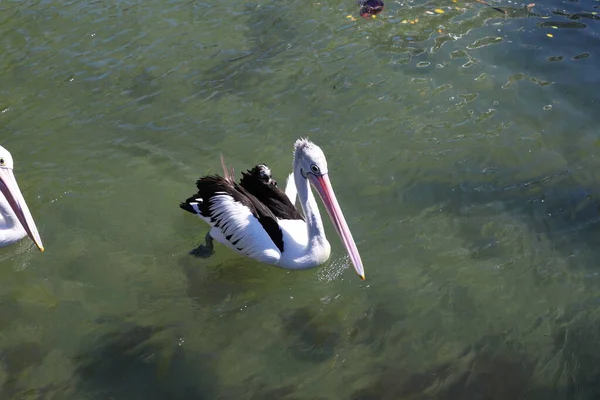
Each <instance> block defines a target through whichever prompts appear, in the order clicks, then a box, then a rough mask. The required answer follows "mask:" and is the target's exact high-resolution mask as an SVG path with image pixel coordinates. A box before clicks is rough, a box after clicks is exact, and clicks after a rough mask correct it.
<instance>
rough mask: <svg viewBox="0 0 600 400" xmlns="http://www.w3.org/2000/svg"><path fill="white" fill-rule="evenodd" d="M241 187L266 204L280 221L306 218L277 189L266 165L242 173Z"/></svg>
mask: <svg viewBox="0 0 600 400" xmlns="http://www.w3.org/2000/svg"><path fill="white" fill-rule="evenodd" d="M240 185H241V186H242V187H243V188H244V189H246V190H247V191H248V192H249V193H251V194H252V195H253V196H254V197H255V198H257V199H258V200H259V201H260V202H261V203H262V204H264V205H265V206H266V207H267V208H268V209H269V210H270V211H271V212H272V213H273V215H275V216H276V217H277V218H279V219H299V220H302V221H304V216H302V214H300V213H299V212H298V210H297V209H296V207H294V205H293V204H292V202H291V201H290V199H289V198H288V197H287V196H286V194H285V193H284V192H283V191H282V190H281V189H279V188H278V187H277V182H276V181H275V180H273V179H272V178H271V170H270V169H269V168H268V167H267V166H266V165H265V164H259V165H257V166H256V167H254V168H252V169H251V170H248V171H247V172H242V180H241V181H240Z"/></svg>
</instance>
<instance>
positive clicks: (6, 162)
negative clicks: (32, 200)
mask: <svg viewBox="0 0 600 400" xmlns="http://www.w3.org/2000/svg"><path fill="white" fill-rule="evenodd" d="M0 192H1V194H0V247H6V246H8V245H11V244H13V243H16V242H18V241H19V240H21V239H22V238H24V237H25V236H29V237H30V238H31V240H33V242H34V243H35V245H36V246H37V247H38V249H40V251H44V245H43V244H42V239H41V238H40V234H39V233H38V230H37V227H36V226H35V222H34V221H33V217H32V216H31V213H30V212H29V208H28V207H27V203H25V199H24V198H23V195H22V194H21V191H20V190H19V185H17V181H16V180H15V176H14V174H13V159H12V156H11V155H10V153H9V151H8V150H6V149H5V148H4V147H2V146H0Z"/></svg>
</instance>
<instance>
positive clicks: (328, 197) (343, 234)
mask: <svg viewBox="0 0 600 400" xmlns="http://www.w3.org/2000/svg"><path fill="white" fill-rule="evenodd" d="M294 170H295V171H299V172H300V174H301V175H302V177H303V178H304V179H308V181H309V182H310V184H311V185H312V186H313V187H314V188H315V190H316V191H317V193H319V196H320V197H321V201H323V204H324V205H325V209H326V210H327V213H328V214H329V217H330V218H331V222H332V223H333V226H334V227H335V229H336V231H337V233H338V235H340V238H341V239H342V242H343V243H344V246H345V247H346V250H347V251H348V255H349V256H350V260H351V261H352V265H353V266H354V270H355V271H356V273H357V274H358V276H360V277H361V279H365V271H364V269H363V264H362V260H361V258H360V254H359V253H358V249H357V248H356V243H354V239H353V238H352V233H351V232H350V229H349V228H348V224H347V223H346V219H345V218H344V214H343V213H342V210H341V208H340V205H339V204H338V201H337V198H336V197H335V193H334V192H333V187H332V186H331V182H330V181H329V170H328V168H327V159H326V158H325V154H324V153H323V150H321V148H320V147H319V146H317V145H316V144H314V143H312V142H311V141H309V140H308V139H298V140H297V141H296V143H295V144H294Z"/></svg>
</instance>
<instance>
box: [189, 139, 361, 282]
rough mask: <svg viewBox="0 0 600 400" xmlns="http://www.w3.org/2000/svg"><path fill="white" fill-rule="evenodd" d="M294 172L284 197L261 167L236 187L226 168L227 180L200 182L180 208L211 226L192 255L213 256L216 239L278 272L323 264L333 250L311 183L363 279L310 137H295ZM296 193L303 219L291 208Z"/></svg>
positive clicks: (318, 151)
mask: <svg viewBox="0 0 600 400" xmlns="http://www.w3.org/2000/svg"><path fill="white" fill-rule="evenodd" d="M224 170H225V167H224ZM293 171H294V172H293V173H292V174H291V175H290V177H289V178H288V183H287V187H286V189H285V193H284V192H283V191H281V190H280V189H279V188H278V187H277V183H276V182H275V181H273V180H272V179H271V171H270V170H269V169H268V167H267V166H266V165H264V164H259V165H257V166H256V167H254V168H253V169H252V170H250V171H248V172H247V173H242V175H243V177H242V180H241V181H240V183H239V184H238V183H236V182H235V180H234V177H233V173H232V172H228V171H227V170H225V171H224V175H225V177H221V176H218V175H212V176H206V177H203V178H200V179H199V180H198V181H197V182H196V187H197V188H198V193H197V194H195V195H193V196H192V197H190V198H188V199H187V200H185V201H184V202H182V203H181V204H180V207H181V208H182V209H184V210H186V211H188V212H190V213H192V214H197V215H198V216H199V217H200V218H202V220H204V221H205V222H206V223H207V224H209V225H210V227H211V229H210V231H209V232H208V234H207V235H206V244H205V245H203V246H200V247H199V248H198V249H196V250H195V252H196V255H199V256H201V257H207V256H209V255H210V254H212V252H213V243H212V242H213V239H214V240H216V241H217V242H219V243H222V244H224V245H226V246H227V247H229V248H231V249H233V250H234V251H236V252H238V253H240V254H242V255H244V256H247V257H250V258H253V259H255V260H258V261H261V262H264V263H267V264H271V265H275V266H278V267H281V268H287V269H308V268H313V267H316V266H318V265H321V264H323V263H324V262H325V261H327V260H328V259H329V255H330V253H331V246H330V244H329V242H328V241H327V238H326V237H325V229H324V227H323V222H322V220H321V215H320V213H319V207H318V205H317V202H316V200H315V197H314V196H313V193H312V190H311V188H310V185H312V186H313V187H314V188H315V189H316V190H317V193H319V196H320V197H321V200H322V201H323V204H324V205H325V209H326V210H327V212H328V213H329V216H330V217H331V221H332V222H333V226H334V227H335V229H336V230H337V232H338V234H339V235H340V237H341V239H342V242H343V243H344V245H345V246H346V249H347V251H348V254H349V256H350V260H351V261H352V264H353V266H354V269H355V270H356V273H357V274H358V275H359V276H360V277H361V278H362V279H365V272H364V269H363V264H362V260H361V258H360V254H359V253H358V249H357V248H356V244H355V243H354V239H353V238H352V234H351V233H350V230H349V229H348V225H347V224H346V220H345V219H344V215H343V214H342V210H341V209H340V206H339V204H338V202H337V199H336V197H335V194H334V192H333V188H332V187H331V183H330V181H329V175H328V169H327V160H326V159H325V155H324V154H323V151H322V150H321V149H320V148H319V147H318V146H317V145H315V144H314V143H312V142H310V141H309V140H308V139H298V140H297V141H296V143H295V144H294V161H293ZM296 195H297V196H298V198H299V200H300V205H301V206H302V211H303V212H304V217H303V216H302V214H300V213H299V212H298V210H297V209H296V207H295V206H294V203H295V202H296Z"/></svg>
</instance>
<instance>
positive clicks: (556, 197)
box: [401, 170, 600, 269]
mask: <svg viewBox="0 0 600 400" xmlns="http://www.w3.org/2000/svg"><path fill="white" fill-rule="evenodd" d="M578 178H579V177H578V176H577V175H576V174H574V173H573V172H572V171H569V170H565V171H561V172H558V173H555V174H553V175H549V176H545V177H542V178H539V179H531V180H528V181H524V182H521V183H517V184H514V183H507V184H504V183H503V181H504V179H502V180H500V179H499V180H498V181H494V180H486V181H481V182H475V181H469V182H467V181H465V182H463V183H460V184H455V185H453V184H444V183H419V184H417V185H414V186H413V187H412V188H410V189H408V190H406V191H405V192H404V193H403V194H402V195H401V197H402V198H403V202H405V203H410V204H411V206H414V207H417V208H421V209H424V208H428V207H435V208H436V210H438V211H441V212H444V213H449V214H452V215H455V216H458V217H460V218H459V222H458V227H457V231H458V233H459V235H460V236H461V237H462V238H463V239H464V240H465V241H467V243H468V244H467V247H469V248H470V249H471V256H472V257H473V258H476V259H486V258H492V257H495V256H496V255H497V254H500V253H498V252H501V251H503V250H502V249H500V248H498V247H499V246H501V244H500V241H499V240H498V238H497V237H496V236H495V235H494V232H493V230H491V232H489V233H486V232H485V224H486V223H487V222H490V221H494V219H495V218H497V217H498V216H507V217H508V218H510V219H512V220H514V221H515V222H516V223H519V224H524V225H525V226H526V227H527V228H528V229H529V231H530V234H532V235H534V236H535V237H540V238H541V237H544V238H545V239H547V240H549V241H550V242H551V243H552V245H553V249H554V250H556V251H560V252H562V253H563V254H564V255H566V256H570V255H573V254H579V253H581V252H582V251H584V254H583V256H584V257H583V258H582V257H578V258H577V259H576V260H573V261H574V262H577V263H578V265H584V266H587V267H589V268H594V269H595V268H597V263H595V262H593V258H595V257H592V258H589V257H588V258H586V257H585V256H586V255H589V253H591V254H592V255H595V256H598V255H599V254H598V250H596V249H597V248H598V247H597V244H598V243H600V229H598V226H599V224H600V186H597V185H594V184H589V185H587V184H586V183H581V182H579V181H578ZM423 206H424V207H423ZM438 207H439V208H438Z"/></svg>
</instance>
